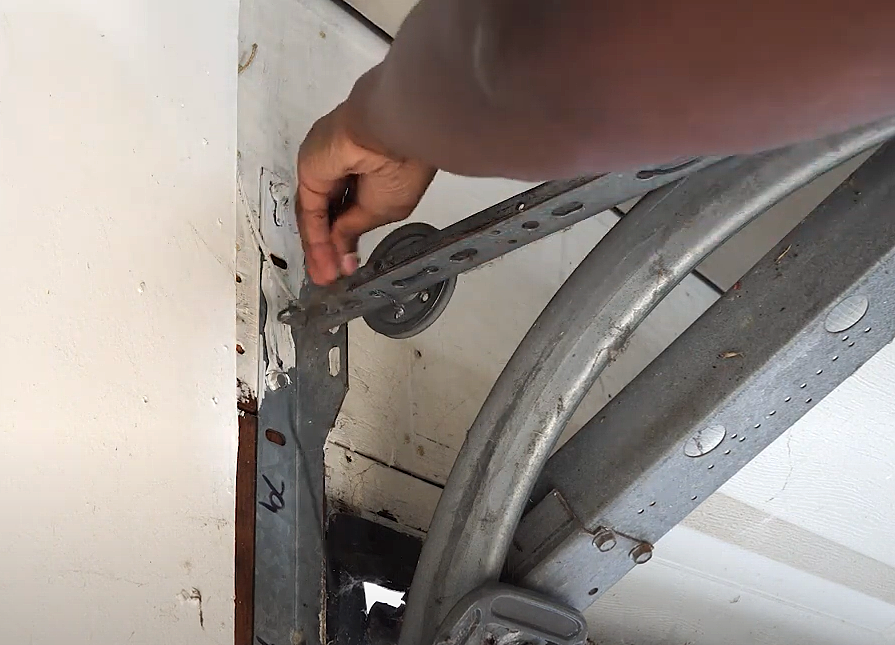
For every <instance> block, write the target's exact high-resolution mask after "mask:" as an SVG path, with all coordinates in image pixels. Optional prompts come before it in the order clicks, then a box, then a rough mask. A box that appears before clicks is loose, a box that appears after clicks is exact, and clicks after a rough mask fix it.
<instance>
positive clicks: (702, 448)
mask: <svg viewBox="0 0 895 645" xmlns="http://www.w3.org/2000/svg"><path fill="white" fill-rule="evenodd" d="M726 434H727V430H725V429H724V426H722V425H714V426H708V427H706V428H702V429H701V430H697V431H696V432H694V433H693V434H692V435H691V436H690V438H689V439H687V442H686V443H685V444H684V454H685V455H687V456H688V457H702V456H703V455H707V454H709V453H710V452H711V451H712V450H714V449H715V448H717V447H718V446H719V445H720V444H721V442H722V441H724V436H725V435H726Z"/></svg>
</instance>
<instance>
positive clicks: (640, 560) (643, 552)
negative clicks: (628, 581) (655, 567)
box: [629, 542, 653, 564]
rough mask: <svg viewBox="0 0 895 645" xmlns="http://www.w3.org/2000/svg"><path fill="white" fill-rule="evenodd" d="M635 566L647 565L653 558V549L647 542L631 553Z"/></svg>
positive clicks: (636, 547)
mask: <svg viewBox="0 0 895 645" xmlns="http://www.w3.org/2000/svg"><path fill="white" fill-rule="evenodd" d="M629 555H630V556H631V559H632V560H633V561H634V564H645V563H647V562H649V561H650V558H652V557H653V547H652V545H650V544H647V543H646V542H641V543H640V544H638V545H637V546H635V547H634V548H633V549H631V552H630V553H629Z"/></svg>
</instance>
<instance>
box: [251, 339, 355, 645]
mask: <svg viewBox="0 0 895 645" xmlns="http://www.w3.org/2000/svg"><path fill="white" fill-rule="evenodd" d="M292 338H293V340H294V343H295V364H296V367H294V368H292V369H290V370H289V371H288V373H286V374H284V376H285V377H287V378H284V379H283V381H282V383H281V384H280V385H281V386H280V387H277V388H276V389H273V390H268V391H267V392H266V393H265V398H264V400H263V401H262V404H261V405H260V407H259V410H258V418H259V423H258V457H257V505H256V515H255V642H256V644H257V645H292V644H294V643H301V644H302V645H311V644H313V643H322V642H325V639H324V638H323V637H322V635H321V620H320V616H321V612H322V610H323V607H324V595H325V591H326V589H325V585H326V572H327V568H326V561H325V554H324V548H323V545H324V539H323V536H324V518H325V497H324V487H323V445H324V442H325V441H326V435H327V434H328V433H329V431H330V429H331V428H332V426H333V424H334V423H335V420H336V415H337V414H338V412H339V409H340V408H341V407H342V401H343V399H344V397H345V393H346V392H347V391H348V326H347V325H340V326H338V327H336V328H334V329H333V330H331V331H330V330H324V331H321V330H318V329H309V328H307V327H302V326H299V327H294V328H293V329H292Z"/></svg>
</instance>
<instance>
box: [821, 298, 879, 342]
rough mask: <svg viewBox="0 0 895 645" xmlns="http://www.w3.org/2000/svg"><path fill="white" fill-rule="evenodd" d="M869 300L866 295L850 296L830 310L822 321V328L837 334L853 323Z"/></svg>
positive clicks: (857, 319) (868, 303) (861, 315)
mask: <svg viewBox="0 0 895 645" xmlns="http://www.w3.org/2000/svg"><path fill="white" fill-rule="evenodd" d="M869 305H870V301H869V300H868V299H867V296H850V297H848V298H846V299H845V300H843V301H842V302H840V303H839V304H838V305H836V306H835V307H833V309H832V310H830V313H829V314H827V319H826V320H825V321H824V329H826V330H827V331H828V332H830V333H832V334H838V333H839V332H841V331H845V330H846V329H848V328H849V327H852V326H853V325H855V324H856V323H857V322H858V321H859V320H861V318H863V317H864V314H866V313H867V308H868V306H869Z"/></svg>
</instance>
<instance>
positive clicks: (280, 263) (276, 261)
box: [270, 253, 289, 271]
mask: <svg viewBox="0 0 895 645" xmlns="http://www.w3.org/2000/svg"><path fill="white" fill-rule="evenodd" d="M270 261H271V262H273V265H274V266H275V267H277V268H279V269H282V270H283V271H285V270H286V269H288V268H289V265H288V264H287V263H286V260H284V259H283V258H281V257H280V256H279V255H274V254H273V253H271V254H270Z"/></svg>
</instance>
